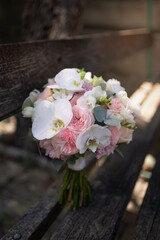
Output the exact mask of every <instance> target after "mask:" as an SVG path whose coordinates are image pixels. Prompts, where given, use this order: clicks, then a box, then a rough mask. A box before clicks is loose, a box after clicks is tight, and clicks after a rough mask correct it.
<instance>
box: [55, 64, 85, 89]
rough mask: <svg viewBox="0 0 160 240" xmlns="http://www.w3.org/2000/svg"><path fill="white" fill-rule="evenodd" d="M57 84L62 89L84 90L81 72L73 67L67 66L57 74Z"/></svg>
mask: <svg viewBox="0 0 160 240" xmlns="http://www.w3.org/2000/svg"><path fill="white" fill-rule="evenodd" d="M55 81H56V83H57V85H58V86H59V87H60V88H62V89H67V90H70V91H76V92H79V91H84V89H83V88H82V85H83V82H84V81H83V80H81V77H80V74H79V73H78V72H77V71H76V70H75V69H73V68H66V69H63V70H62V71H60V72H59V73H58V74H57V75H56V76H55Z"/></svg>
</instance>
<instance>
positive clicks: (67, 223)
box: [50, 109, 160, 240]
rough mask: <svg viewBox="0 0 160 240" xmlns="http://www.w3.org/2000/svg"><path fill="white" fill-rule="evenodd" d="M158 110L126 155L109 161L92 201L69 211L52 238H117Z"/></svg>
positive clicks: (96, 186) (156, 122) (57, 239)
mask: <svg viewBox="0 0 160 240" xmlns="http://www.w3.org/2000/svg"><path fill="white" fill-rule="evenodd" d="M159 114H160V109H158V111H157V113H156V115H155V116H154V118H153V120H152V122H151V123H150V124H149V125H148V126H147V127H146V128H141V129H140V128H139V129H138V130H137V132H136V133H135V137H134V140H133V142H132V143H130V145H129V146H126V149H125V158H124V159H122V158H120V157H119V156H116V155H114V156H113V158H112V159H111V161H106V163H105V164H104V166H103V167H102V168H101V169H100V171H99V173H98V176H97V178H96V179H95V181H94V182H93V186H94V192H93V202H92V204H91V205H90V206H88V207H86V208H81V209H78V210H77V211H70V212H69V213H68V214H67V215H66V216H65V218H64V219H63V221H62V222H61V224H60V226H59V228H58V230H57V231H56V232H55V233H54V234H53V236H52V237H51V239H50V240H60V239H63V240H74V239H77V240H84V239H87V240H102V239H105V240H111V239H113V238H114V236H115V232H116V230H117V226H118V223H119V221H120V219H121V217H122V215H123V211H124V209H125V208H126V205H127V203H128V200H129V198H130V195H131V192H132V190H133V187H134V184H135V182H136V179H137V177H138V175H139V172H140V170H141V167H142V164H143V160H144V158H145V156H146V154H147V152H148V149H149V146H150V144H151V142H152V139H153V136H154V134H155V131H156V127H157V125H158V123H159V120H160V117H159ZM148 132H149V133H150V134H148Z"/></svg>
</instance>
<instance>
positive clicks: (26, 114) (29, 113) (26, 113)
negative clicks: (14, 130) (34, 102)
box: [22, 106, 34, 118]
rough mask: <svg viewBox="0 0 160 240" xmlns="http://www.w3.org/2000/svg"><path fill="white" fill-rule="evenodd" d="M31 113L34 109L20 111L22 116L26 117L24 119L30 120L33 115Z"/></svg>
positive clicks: (26, 108) (28, 108)
mask: <svg viewBox="0 0 160 240" xmlns="http://www.w3.org/2000/svg"><path fill="white" fill-rule="evenodd" d="M33 112H34V108H33V107H30V106H29V107H25V108H23V110H22V115H23V117H26V118H31V117H32V115H33Z"/></svg>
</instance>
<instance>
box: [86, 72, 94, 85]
mask: <svg viewBox="0 0 160 240" xmlns="http://www.w3.org/2000/svg"><path fill="white" fill-rule="evenodd" d="M84 81H85V82H87V83H91V82H92V81H93V78H92V73H91V72H86V74H85V76H84Z"/></svg>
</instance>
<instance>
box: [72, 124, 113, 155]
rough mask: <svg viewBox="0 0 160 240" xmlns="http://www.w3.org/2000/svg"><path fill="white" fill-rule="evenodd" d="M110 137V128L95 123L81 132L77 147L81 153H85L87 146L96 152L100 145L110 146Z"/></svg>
mask: <svg viewBox="0 0 160 240" xmlns="http://www.w3.org/2000/svg"><path fill="white" fill-rule="evenodd" d="M110 137H111V132H110V130H109V129H107V128H106V127H101V126H99V125H97V124H95V125H92V126H90V127H89V128H88V129H87V130H86V131H84V132H82V133H80V134H79V136H78V137H77V141H76V147H77V148H78V149H79V151H80V153H81V154H82V153H84V152H85V151H86V150H87V148H89V149H91V150H92V151H93V152H95V150H96V149H97V147H99V146H108V145H109V144H110ZM90 144H91V145H90ZM95 147H96V148H95Z"/></svg>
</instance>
